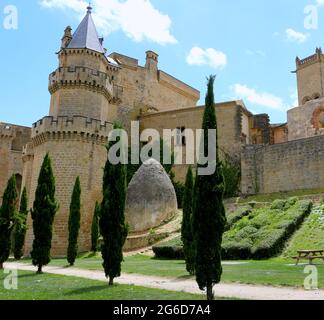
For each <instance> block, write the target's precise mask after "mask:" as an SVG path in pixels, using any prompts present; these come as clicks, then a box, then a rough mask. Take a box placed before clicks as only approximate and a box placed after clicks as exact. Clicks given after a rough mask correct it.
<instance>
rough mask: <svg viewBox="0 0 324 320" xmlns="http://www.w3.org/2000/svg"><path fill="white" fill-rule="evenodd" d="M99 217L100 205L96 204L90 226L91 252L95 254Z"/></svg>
mask: <svg viewBox="0 0 324 320" xmlns="http://www.w3.org/2000/svg"><path fill="white" fill-rule="evenodd" d="M99 217H100V205H99V203H98V202H96V206H95V210H94V213H93V219H92V226H91V251H92V252H97V250H98V239H99V223H98V221H99Z"/></svg>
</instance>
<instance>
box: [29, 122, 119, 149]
mask: <svg viewBox="0 0 324 320" xmlns="http://www.w3.org/2000/svg"><path fill="white" fill-rule="evenodd" d="M112 126H113V125H112V123H110V122H105V123H104V124H102V123H101V121H100V120H96V119H89V118H86V117H81V116H74V117H71V118H70V117H56V118H55V117H51V116H49V117H44V118H43V119H41V120H39V121H37V122H36V123H34V124H33V127H32V141H33V144H34V145H38V144H41V143H43V142H44V141H46V140H47V139H55V140H84V141H96V142H97V143H98V144H106V142H107V139H108V135H109V132H110V131H111V129H112Z"/></svg>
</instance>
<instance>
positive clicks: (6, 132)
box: [0, 123, 15, 138]
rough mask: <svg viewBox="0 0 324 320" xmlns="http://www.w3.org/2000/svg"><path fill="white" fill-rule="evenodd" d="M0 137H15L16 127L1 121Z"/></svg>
mask: <svg viewBox="0 0 324 320" xmlns="http://www.w3.org/2000/svg"><path fill="white" fill-rule="evenodd" d="M0 137H1V138H14V137H15V129H14V127H13V126H11V125H10V124H7V123H0Z"/></svg>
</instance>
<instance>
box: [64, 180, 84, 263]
mask: <svg viewBox="0 0 324 320" xmlns="http://www.w3.org/2000/svg"><path fill="white" fill-rule="evenodd" d="M80 209H81V186H80V178H79V177H77V178H76V180H75V184H74V188H73V192H72V198H71V204H70V216H69V245H68V249H67V261H68V263H69V264H70V266H73V265H74V262H75V259H76V257H77V255H78V236H79V230H80V218H81V214H80Z"/></svg>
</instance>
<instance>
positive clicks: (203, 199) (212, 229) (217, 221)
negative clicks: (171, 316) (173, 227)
mask: <svg viewBox="0 0 324 320" xmlns="http://www.w3.org/2000/svg"><path fill="white" fill-rule="evenodd" d="M214 81H215V76H210V77H209V79H208V91H207V95H206V107H205V112H204V117H203V124H202V129H203V130H204V146H203V150H204V154H205V155H207V154H208V130H209V129H216V132H217V122H216V114H215V102H214ZM215 143H216V159H213V160H214V161H215V164H216V170H215V172H214V173H213V174H211V175H198V171H197V176H196V183H195V191H194V210H193V229H194V237H195V238H194V239H195V250H196V259H195V271H196V281H197V283H198V285H199V288H200V289H201V290H205V289H207V299H208V300H213V299H214V295H213V286H214V285H215V284H217V283H219V282H220V280H221V275H222V265H221V244H222V236H223V232H224V228H225V224H226V217H225V209H224V205H223V194H224V189H225V188H224V177H223V173H222V165H221V162H220V160H219V155H218V142H217V139H216V142H215ZM205 167H206V165H201V164H200V165H198V169H199V168H205ZM198 169H197V170H198Z"/></svg>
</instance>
